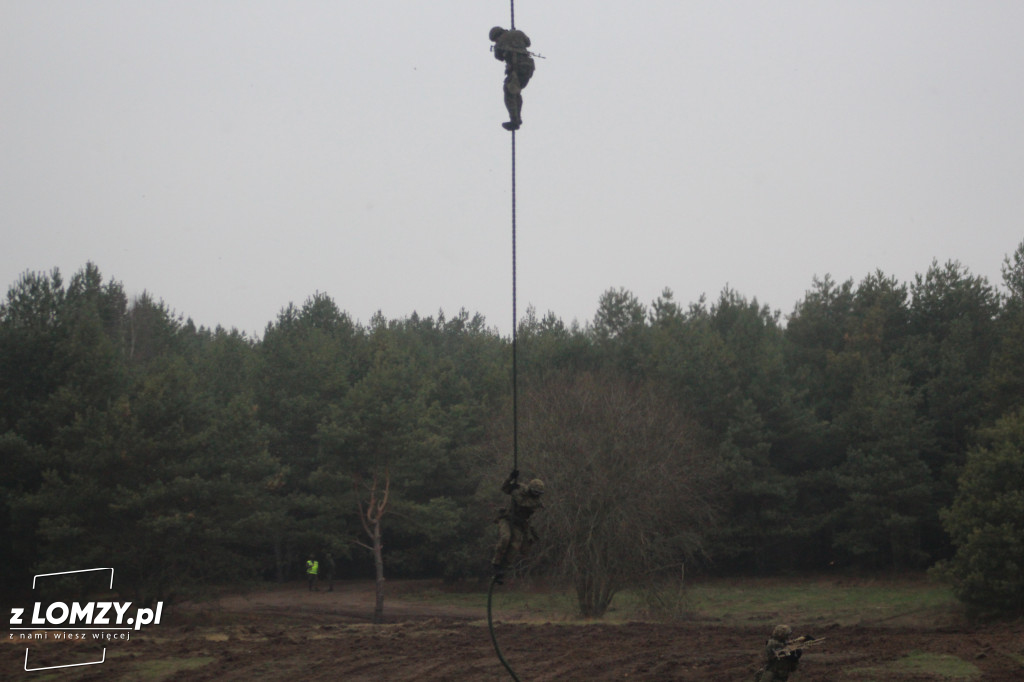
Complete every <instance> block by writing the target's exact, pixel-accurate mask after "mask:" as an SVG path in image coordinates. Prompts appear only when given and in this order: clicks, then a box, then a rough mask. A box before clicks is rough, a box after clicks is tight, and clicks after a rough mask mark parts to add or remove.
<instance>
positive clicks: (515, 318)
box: [487, 0, 519, 682]
mask: <svg viewBox="0 0 1024 682" xmlns="http://www.w3.org/2000/svg"><path fill="white" fill-rule="evenodd" d="M509 8H510V12H511V17H510V26H511V30H513V31H514V30H515V28H516V3H515V0H509ZM511 132H512V470H513V471H518V469H519V368H518V361H517V358H518V346H517V342H518V339H519V334H518V327H519V315H518V313H517V311H516V131H515V129H513V130H512V131H511ZM497 584H498V577H497V576H495V577H494V578H492V579H491V586H490V588H489V589H488V590H487V629H488V631H489V632H490V633H491V643H492V644H493V645H494V653H496V654H497V655H498V660H499V661H501V664H502V665H503V666H504V667H505V670H507V671H508V674H509V675H511V676H512V679H513V680H515V682H519V677H518V676H517V675H516V671H515V670H513V669H512V666H510V665H509V664H508V661H506V660H505V657H504V656H503V655H502V653H501V647H499V646H498V638H497V636H496V635H495V634H494V618H493V610H492V602H493V598H494V586H495V585H497Z"/></svg>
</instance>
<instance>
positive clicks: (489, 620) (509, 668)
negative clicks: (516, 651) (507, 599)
mask: <svg viewBox="0 0 1024 682" xmlns="http://www.w3.org/2000/svg"><path fill="white" fill-rule="evenodd" d="M497 583H498V580H497V578H495V579H492V580H491V589H489V590H487V629H488V630H490V632H491V642H493V643H494V651H495V653H497V654H498V660H499V661H501V664H502V665H503V666H505V670H507V671H508V674H509V675H511V676H512V679H513V680H515V681H516V682H519V678H518V677H516V671H515V670H513V669H512V666H510V665H509V664H508V661H506V660H505V657H504V656H502V655H501V649H500V648H499V647H498V638H497V637H495V636H494V621H493V620H492V618H491V598H492V597H493V595H494V586H495V585H496V584H497Z"/></svg>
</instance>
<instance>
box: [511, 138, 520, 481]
mask: <svg viewBox="0 0 1024 682" xmlns="http://www.w3.org/2000/svg"><path fill="white" fill-rule="evenodd" d="M518 326H519V318H518V316H517V314H516V131H515V130H513V131H512V470H513V471H517V470H518V469H519V368H518V366H517V360H516V356H517V355H518V352H517V350H518V349H517V347H516V346H517V344H516V342H517V340H518V330H517V328H518Z"/></svg>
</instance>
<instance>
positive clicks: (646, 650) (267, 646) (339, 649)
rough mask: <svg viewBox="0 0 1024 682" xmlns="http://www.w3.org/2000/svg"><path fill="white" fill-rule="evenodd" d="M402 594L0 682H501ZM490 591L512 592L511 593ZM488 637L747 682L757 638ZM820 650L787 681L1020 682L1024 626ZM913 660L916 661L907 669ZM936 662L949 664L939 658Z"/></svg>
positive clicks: (605, 673) (39, 652)
mask: <svg viewBox="0 0 1024 682" xmlns="http://www.w3.org/2000/svg"><path fill="white" fill-rule="evenodd" d="M397 588H398V586H397V585H395V586H391V589H390V592H391V593H392V594H391V595H390V596H389V598H388V600H387V602H386V606H385V619H386V621H387V622H386V623H385V624H383V625H372V624H370V622H369V616H370V615H371V614H372V612H373V585H372V583H365V582H353V583H349V582H346V583H339V584H337V585H336V589H335V590H334V591H333V592H326V591H320V592H315V593H310V592H309V591H307V590H306V588H305V586H304V585H291V586H287V587H284V588H278V589H272V590H269V591H265V592H259V593H249V594H247V595H240V596H230V597H224V598H221V599H219V600H216V601H213V602H207V603H204V604H200V605H191V606H181V607H177V608H175V609H174V610H173V611H171V612H170V613H169V614H165V617H164V618H163V619H162V621H161V623H160V624H159V625H152V626H149V627H147V628H144V629H143V630H141V631H138V632H133V633H132V635H131V639H130V640H129V641H126V642H119V641H111V642H106V643H103V646H106V653H105V660H104V662H103V663H102V664H97V665H91V666H81V667H74V668H54V669H51V670H44V671H34V672H25V671H24V669H23V667H24V665H25V650H26V649H29V653H30V657H31V658H30V660H29V662H28V666H29V667H33V668H42V667H49V666H58V665H66V664H68V663H72V662H83V661H90V660H99V657H100V656H101V654H100V646H99V645H98V644H96V643H95V642H89V643H85V644H83V643H76V642H66V641H64V642H61V641H54V640H52V639H48V640H45V641H33V642H31V643H28V646H26V644H27V643H26V642H24V641H18V639H17V635H15V639H13V640H12V639H11V633H9V632H5V633H4V641H5V643H6V644H7V645H8V646H6V647H3V648H2V649H0V654H2V661H0V679H5V680H6V679H14V680H33V681H36V680H54V679H56V680H65V679H67V680H139V679H144V680H180V681H185V680H188V681H193V680H195V681H203V680H244V681H246V682H262V681H265V680H303V681H313V682H316V681H319V680H346V681H358V680H367V681H369V680H373V681H386V682H402V681H409V682H412V681H413V680H415V681H422V680H473V681H487V680H509V679H512V677H511V676H510V675H509V673H508V672H506V670H505V669H504V668H503V667H502V665H501V663H500V661H499V659H498V657H497V656H496V654H495V651H494V648H493V645H492V642H491V639H490V634H489V630H488V627H487V620H486V593H483V592H482V593H481V594H480V607H479V608H462V607H451V606H433V605H429V604H423V603H416V602H412V601H408V600H403V599H402V597H401V590H400V589H397ZM498 589H515V586H514V585H509V586H507V587H499V588H498ZM495 633H496V637H497V639H498V643H499V646H500V647H501V650H502V652H503V654H504V657H505V659H506V660H507V661H508V663H509V665H510V666H511V667H512V668H513V670H514V671H515V672H516V674H517V676H518V678H519V679H520V680H523V681H524V682H525V681H526V680H704V681H707V680H712V681H713V680H751V679H753V673H754V671H755V670H756V669H757V666H758V664H757V657H758V653H759V649H760V646H761V644H762V642H763V641H764V638H765V636H766V632H765V628H764V627H757V628H754V627H729V626H725V625H723V624H721V623H714V622H698V621H694V622H686V623H681V624H659V623H646V622H629V623H624V624H601V623H593V624H580V623H579V622H532V621H531V620H530V619H529V614H524V613H516V612H514V611H507V610H506V611H501V612H496V614H495ZM813 634H814V635H816V636H819V637H821V636H824V637H826V638H827V640H826V643H825V644H824V645H823V646H821V647H819V648H815V649H811V650H809V651H808V652H807V653H806V654H805V655H804V657H803V659H802V661H801V664H800V669H799V671H798V672H797V673H796V674H795V675H794V676H792V677H791V678H790V679H791V680H793V681H794V682H798V681H808V680H844V681H852V680H901V681H911V680H915V681H916V680H949V679H961V680H993V681H999V680H1022V679H1024V625H1022V624H1021V623H1014V624H1008V625H1001V626H979V627H970V626H967V625H949V624H946V625H941V626H940V625H934V626H930V627H929V626H927V625H926V626H925V627H924V628H922V627H921V626H920V625H919V624H918V625H915V626H914V627H907V626H901V625H900V624H899V623H896V622H891V621H890V622H887V623H879V624H875V625H873V626H872V625H870V624H865V625H862V626H840V625H837V624H819V626H818V627H817V628H816V631H815V632H813ZM909 655H913V656H911V659H906V658H905V657H907V656H909ZM922 656H923V657H925V658H929V657H930V658H931V660H935V658H936V657H940V656H941V657H956V658H958V659H961V660H962V661H963V662H964V663H965V665H968V666H974V668H975V669H976V671H977V672H975V673H974V674H973V675H971V676H968V674H967V673H964V674H962V675H961V676H959V677H940V676H936V675H934V674H931V675H929V674H925V673H921V672H919V671H915V670H914V668H913V666H912V665H909V664H908V665H905V666H903V665H899V664H895V663H894V662H897V661H901V660H914V659H915V658H916V659H917V660H920V658H921V657H922ZM942 660H953V659H951V658H949V659H942Z"/></svg>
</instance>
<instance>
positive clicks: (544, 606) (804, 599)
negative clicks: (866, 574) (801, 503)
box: [400, 578, 959, 629]
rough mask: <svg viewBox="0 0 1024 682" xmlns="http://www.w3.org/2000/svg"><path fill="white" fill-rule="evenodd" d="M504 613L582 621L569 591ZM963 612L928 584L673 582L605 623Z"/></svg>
mask: <svg viewBox="0 0 1024 682" xmlns="http://www.w3.org/2000/svg"><path fill="white" fill-rule="evenodd" d="M400 598H401V599H407V600H410V601H419V602H428V603H432V604H437V605H447V606H459V607H465V608H481V609H482V608H484V607H485V605H486V603H487V595H486V592H483V591H479V590H477V591H471V592H470V591H454V590H451V589H441V588H439V587H436V586H433V587H432V586H426V585H424V586H421V588H420V589H416V590H411V591H408V592H404V593H403V594H402V595H401V597H400ZM493 599H494V602H493V606H494V611H495V614H496V617H507V616H498V615H497V614H499V613H500V614H508V613H514V614H518V615H519V616H520V617H522V618H526V619H529V620H551V621H554V620H563V621H564V620H567V619H574V618H577V617H578V611H577V607H576V599H575V593H574V592H573V591H572V590H569V589H564V588H550V589H549V588H546V587H543V588H542V587H536V586H529V585H526V584H522V585H514V584H513V585H507V586H504V587H498V588H497V589H496V590H495V592H494V597H493ZM957 613H959V604H958V602H957V601H956V599H955V597H953V594H952V592H951V591H950V589H949V588H948V587H946V586H944V585H939V584H936V583H932V582H929V581H927V580H926V579H923V578H922V579H916V580H915V579H907V580H870V579H858V580H835V579H803V580H794V579H747V580H739V579H731V580H711V581H704V582H699V583H694V584H689V585H687V586H686V587H685V588H681V586H680V585H679V584H678V583H666V584H665V585H663V586H662V587H661V588H660V589H659V590H654V591H651V590H624V591H623V592H620V593H619V594H617V595H616V596H615V599H614V600H613V601H612V604H611V607H610V608H609V610H608V613H607V614H606V615H605V617H604V618H603V619H602V620H604V621H605V622H621V621H627V620H669V619H679V618H689V619H693V620H712V621H716V622H721V623H723V624H726V625H734V626H739V627H743V626H761V625H766V624H770V623H774V622H790V623H801V624H811V625H813V624H814V623H822V624H832V623H837V624H839V625H858V624H861V625H877V626H880V627H884V626H885V625H886V624H891V625H894V626H895V625H898V626H900V627H908V626H911V627H921V628H923V629H930V628H934V627H935V626H936V625H938V624H942V623H945V622H949V620H950V619H951V618H952V617H954V616H955V614H957Z"/></svg>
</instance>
